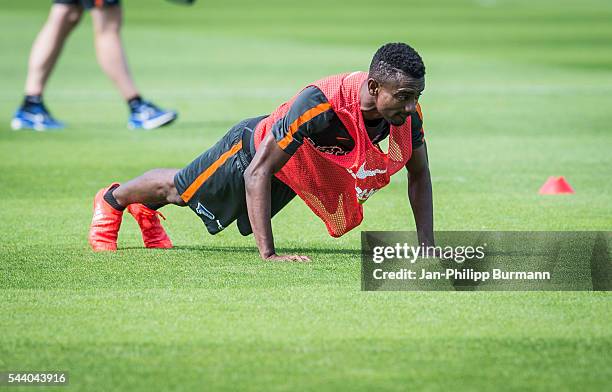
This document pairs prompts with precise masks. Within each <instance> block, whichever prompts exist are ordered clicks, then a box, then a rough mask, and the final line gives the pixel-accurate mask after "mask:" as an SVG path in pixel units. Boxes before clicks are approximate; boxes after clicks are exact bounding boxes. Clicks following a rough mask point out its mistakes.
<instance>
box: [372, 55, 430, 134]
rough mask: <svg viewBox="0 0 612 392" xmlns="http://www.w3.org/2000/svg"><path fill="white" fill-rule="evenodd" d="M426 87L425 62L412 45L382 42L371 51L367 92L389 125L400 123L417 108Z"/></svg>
mask: <svg viewBox="0 0 612 392" xmlns="http://www.w3.org/2000/svg"><path fill="white" fill-rule="evenodd" d="M424 89H425V65H424V64H423V60H422V59H421V56H419V54H418V53H417V52H416V50H414V49H413V48H412V47H410V46H408V45H406V44H403V43H390V44H386V45H383V46H382V47H381V48H380V49H378V50H377V51H376V54H374V58H373V59H372V64H370V72H369V79H368V91H369V93H370V95H372V96H373V97H374V99H375V101H376V110H377V111H378V112H379V113H380V114H381V115H382V116H383V117H384V118H385V119H386V120H387V121H389V122H390V123H391V124H393V125H402V124H403V123H404V122H406V118H408V116H410V114H411V113H413V112H414V111H415V110H416V104H417V102H418V100H419V96H420V95H421V92H422V91H423V90H424Z"/></svg>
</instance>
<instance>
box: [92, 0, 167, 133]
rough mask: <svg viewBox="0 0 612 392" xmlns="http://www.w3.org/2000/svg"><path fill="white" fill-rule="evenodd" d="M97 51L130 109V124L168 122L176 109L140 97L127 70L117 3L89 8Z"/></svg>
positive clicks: (145, 125)
mask: <svg viewBox="0 0 612 392" xmlns="http://www.w3.org/2000/svg"><path fill="white" fill-rule="evenodd" d="M91 17H92V19H93V26H94V34H95V44H96V55H97V58H98V63H99V64H100V67H102V70H103V71H104V72H105V73H106V75H108V77H109V78H110V79H111V80H112V81H113V82H114V83H115V85H116V86H117V88H118V89H119V91H120V92H121V95H122V96H123V98H124V99H125V100H126V101H127V102H128V106H129V109H130V112H131V117H130V121H129V122H128V126H129V127H130V128H144V129H153V128H157V127H161V126H164V125H168V124H170V123H171V122H172V121H174V120H175V119H176V117H177V114H176V112H174V111H169V110H163V109H160V108H158V107H157V106H155V105H153V104H152V103H150V102H147V101H145V100H143V99H142V97H141V96H140V93H139V92H138V89H137V88H136V85H135V83H134V80H133V79H132V75H131V74H130V70H129V67H128V62H127V57H126V55H125V50H124V48H123V44H122V42H121V26H122V23H123V14H122V10H121V6H120V5H110V6H104V7H95V8H92V9H91Z"/></svg>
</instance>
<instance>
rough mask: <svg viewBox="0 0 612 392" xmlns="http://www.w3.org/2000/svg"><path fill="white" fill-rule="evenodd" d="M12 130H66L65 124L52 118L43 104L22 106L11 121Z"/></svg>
mask: <svg viewBox="0 0 612 392" xmlns="http://www.w3.org/2000/svg"><path fill="white" fill-rule="evenodd" d="M11 128H13V130H15V131H17V130H20V129H33V130H35V131H47V130H58V129H62V128H64V124H63V123H62V122H60V121H57V120H56V119H54V118H53V117H52V116H51V113H49V111H48V110H47V108H46V107H45V106H44V105H43V104H42V103H40V104H38V105H29V106H22V107H20V108H19V109H17V111H16V112H15V115H14V116H13V120H12V121H11Z"/></svg>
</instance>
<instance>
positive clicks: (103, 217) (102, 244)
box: [89, 183, 123, 252]
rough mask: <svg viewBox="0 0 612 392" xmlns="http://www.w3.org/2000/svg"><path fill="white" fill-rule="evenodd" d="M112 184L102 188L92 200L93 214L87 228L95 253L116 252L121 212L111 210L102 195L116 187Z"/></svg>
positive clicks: (116, 184) (115, 184)
mask: <svg viewBox="0 0 612 392" xmlns="http://www.w3.org/2000/svg"><path fill="white" fill-rule="evenodd" d="M118 185H119V184H118V183H113V184H111V185H110V186H109V187H107V188H102V189H100V190H99V191H98V193H97V194H96V197H95V198H94V214H93V218H92V220H91V227H90V228H89V244H90V245H91V248H92V249H93V250H94V251H96V252H99V251H105V250H117V236H118V235H119V228H120V227H121V219H122V218H123V211H119V210H117V209H115V208H113V207H112V206H111V205H110V204H108V202H107V201H106V200H104V194H105V193H106V192H107V191H108V190H109V189H110V188H114V187H115V186H118Z"/></svg>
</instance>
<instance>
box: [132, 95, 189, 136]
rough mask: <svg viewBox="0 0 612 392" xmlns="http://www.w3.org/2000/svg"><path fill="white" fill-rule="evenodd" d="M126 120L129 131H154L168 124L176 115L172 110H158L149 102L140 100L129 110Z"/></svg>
mask: <svg viewBox="0 0 612 392" xmlns="http://www.w3.org/2000/svg"><path fill="white" fill-rule="evenodd" d="M131 111H132V113H131V114H130V118H129V120H128V128H130V129H155V128H159V127H163V126H165V125H168V124H170V123H171V122H172V121H174V120H176V118H177V117H178V114H177V113H176V112H175V111H173V110H164V109H160V108H158V107H157V106H155V105H153V104H152V103H151V102H148V101H144V100H140V101H139V102H138V104H137V105H134V107H132V108H131Z"/></svg>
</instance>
